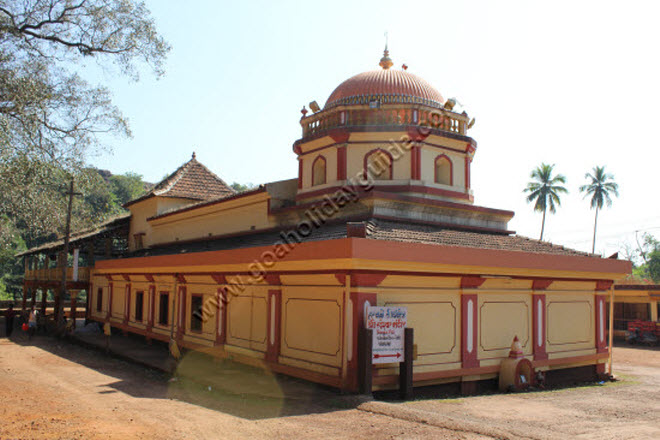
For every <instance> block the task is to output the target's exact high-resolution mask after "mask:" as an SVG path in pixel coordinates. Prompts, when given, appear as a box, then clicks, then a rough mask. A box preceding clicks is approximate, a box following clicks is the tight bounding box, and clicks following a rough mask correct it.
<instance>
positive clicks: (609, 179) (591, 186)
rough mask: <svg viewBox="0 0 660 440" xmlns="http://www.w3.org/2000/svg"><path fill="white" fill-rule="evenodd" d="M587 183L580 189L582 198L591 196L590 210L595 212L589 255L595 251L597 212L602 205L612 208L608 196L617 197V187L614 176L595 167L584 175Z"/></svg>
mask: <svg viewBox="0 0 660 440" xmlns="http://www.w3.org/2000/svg"><path fill="white" fill-rule="evenodd" d="M584 177H585V178H586V179H588V181H589V183H587V184H586V185H582V186H581V187H580V192H583V193H584V197H585V198H586V197H587V196H589V195H590V196H591V208H592V209H595V210H596V215H595V217H594V238H593V241H592V244H591V253H594V252H595V251H596V227H597V226H598V211H599V210H601V209H603V205H604V204H606V205H607V206H612V198H611V197H610V194H614V195H615V196H617V197H618V196H619V185H618V184H617V183H616V182H615V181H614V176H613V175H612V174H608V173H607V172H605V167H604V166H602V167H599V166H596V167H594V169H593V170H592V172H591V173H586V174H585V175H584Z"/></svg>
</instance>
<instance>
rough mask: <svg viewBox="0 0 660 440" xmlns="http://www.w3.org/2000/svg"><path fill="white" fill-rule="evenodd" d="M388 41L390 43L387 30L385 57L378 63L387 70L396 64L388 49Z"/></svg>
mask: <svg viewBox="0 0 660 440" xmlns="http://www.w3.org/2000/svg"><path fill="white" fill-rule="evenodd" d="M387 43H388V35H387V32H385V50H384V51H383V58H381V59H380V63H378V65H379V66H380V67H382V68H383V69H384V70H387V69H389V68H390V67H392V66H393V65H394V63H393V62H392V60H391V59H390V51H389V50H387Z"/></svg>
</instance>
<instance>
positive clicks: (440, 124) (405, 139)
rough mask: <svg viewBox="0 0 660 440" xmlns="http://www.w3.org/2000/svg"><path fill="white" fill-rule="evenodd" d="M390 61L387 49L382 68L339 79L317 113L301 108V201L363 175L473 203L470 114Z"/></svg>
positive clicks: (399, 188)
mask: <svg viewBox="0 0 660 440" xmlns="http://www.w3.org/2000/svg"><path fill="white" fill-rule="evenodd" d="M392 65H393V63H392V60H391V59H390V58H389V52H388V50H387V48H386V49H385V53H384V56H383V58H382V59H381V60H380V69H378V70H374V71H370V72H364V73H360V74H358V75H355V76H353V77H351V78H349V79H347V80H346V81H344V82H343V83H341V84H340V85H339V86H338V87H337V88H336V89H335V90H334V91H333V92H332V93H331V94H330V97H329V98H328V100H327V102H326V103H325V106H324V107H323V109H322V110H321V109H319V108H318V107H317V108H316V110H317V111H316V112H315V113H312V114H307V113H308V112H307V110H306V109H305V108H303V110H302V113H303V117H302V118H301V120H300V124H301V125H302V138H301V139H300V140H298V141H297V142H296V143H295V144H294V151H295V152H296V154H297V155H298V160H299V170H300V173H299V191H298V199H299V200H307V199H310V200H311V199H314V198H317V197H318V196H319V195H320V194H322V193H327V190H328V189H330V188H334V187H336V186H338V185H343V184H345V183H346V181H347V180H350V179H357V178H360V177H362V176H365V175H367V174H368V175H369V176H370V177H371V178H372V179H373V180H374V185H375V187H376V188H377V189H379V190H384V191H390V192H397V193H405V194H410V195H416V196H420V197H425V198H431V199H439V200H450V201H453V202H458V203H467V204H470V203H472V200H473V199H472V194H471V191H470V162H471V160H472V156H473V154H474V152H475V148H476V142H475V141H474V140H473V139H472V138H470V137H468V136H467V135H466V133H467V130H468V128H469V118H468V115H467V114H466V113H465V112H464V113H456V112H454V111H452V108H453V104H454V101H453V100H449V101H447V100H445V98H443V96H442V95H441V94H440V92H438V90H436V89H435V88H434V87H433V86H432V85H430V84H429V83H427V82H426V81H425V80H423V79H422V78H420V77H418V76H416V75H414V74H412V73H410V72H408V71H407V68H406V66H405V65H404V66H403V68H402V69H401V70H398V69H393V68H392ZM313 104H314V103H313ZM324 190H325V191H324Z"/></svg>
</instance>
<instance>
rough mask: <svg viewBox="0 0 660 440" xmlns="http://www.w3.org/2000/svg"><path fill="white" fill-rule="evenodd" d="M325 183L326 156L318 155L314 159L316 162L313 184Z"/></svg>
mask: <svg viewBox="0 0 660 440" xmlns="http://www.w3.org/2000/svg"><path fill="white" fill-rule="evenodd" d="M325 183H326V176H325V157H323V156H318V157H317V158H316V159H314V163H312V186H316V185H323V184H325Z"/></svg>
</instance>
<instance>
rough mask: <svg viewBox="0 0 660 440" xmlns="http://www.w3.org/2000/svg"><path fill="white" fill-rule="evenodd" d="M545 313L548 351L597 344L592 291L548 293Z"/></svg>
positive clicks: (591, 346)
mask: <svg viewBox="0 0 660 440" xmlns="http://www.w3.org/2000/svg"><path fill="white" fill-rule="evenodd" d="M546 315H547V332H546V338H547V341H546V343H547V352H548V353H559V352H563V353H567V352H571V351H578V350H585V349H591V348H593V347H594V346H595V322H594V321H595V311H594V295H593V293H579V292H575V293H574V294H556V293H555V294H552V293H548V294H547V295H546ZM566 355H567V356H570V355H572V354H566Z"/></svg>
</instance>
